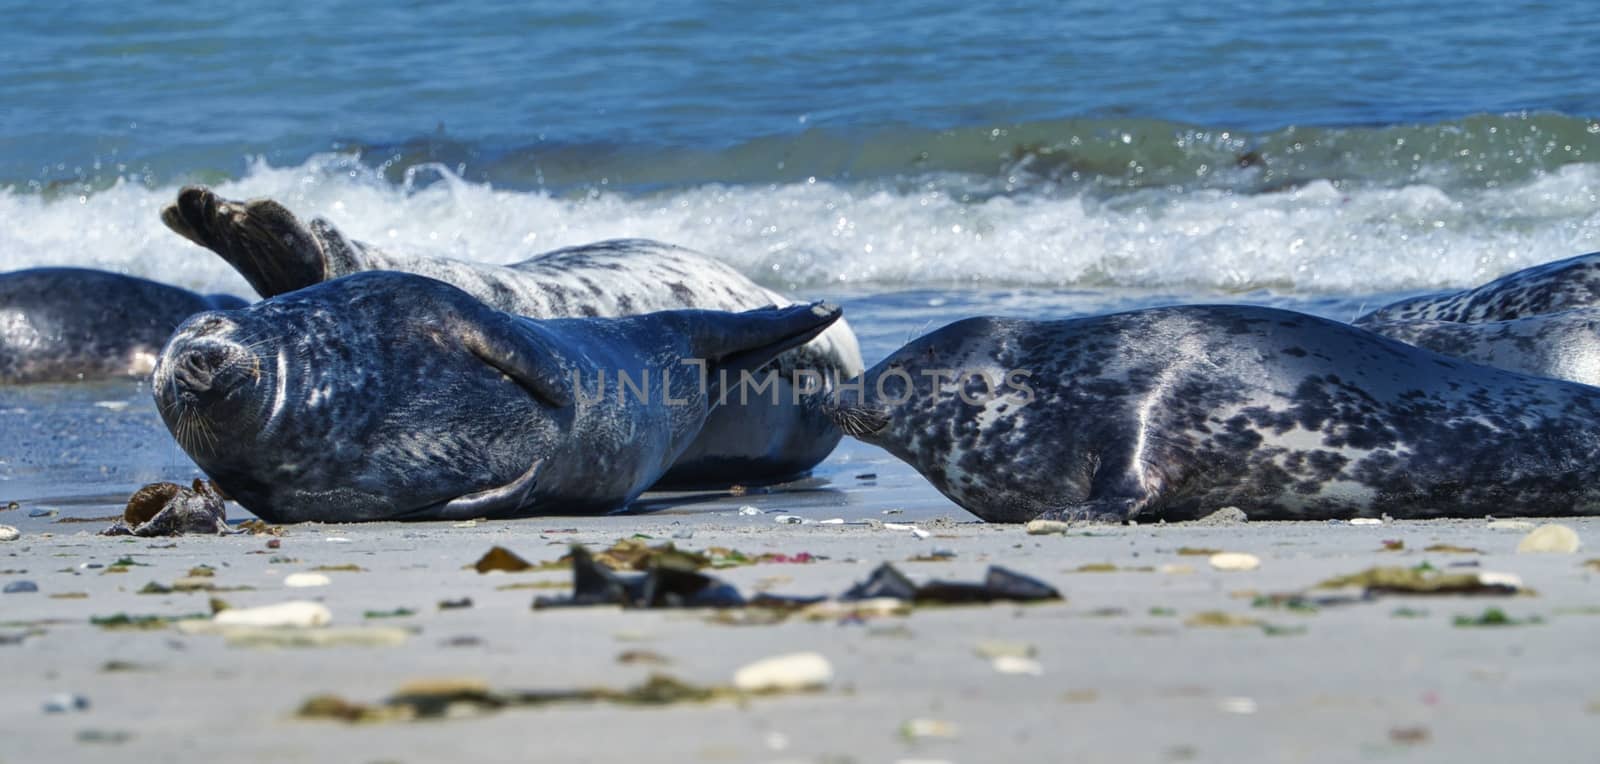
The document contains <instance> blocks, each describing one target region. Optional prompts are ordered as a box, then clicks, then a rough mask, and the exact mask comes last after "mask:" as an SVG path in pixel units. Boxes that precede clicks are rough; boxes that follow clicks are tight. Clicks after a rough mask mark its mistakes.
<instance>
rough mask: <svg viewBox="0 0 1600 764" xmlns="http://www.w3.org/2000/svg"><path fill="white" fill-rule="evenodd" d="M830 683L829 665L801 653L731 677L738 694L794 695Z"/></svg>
mask: <svg viewBox="0 0 1600 764" xmlns="http://www.w3.org/2000/svg"><path fill="white" fill-rule="evenodd" d="M831 681H833V665H832V664H830V663H828V659H827V658H825V657H823V656H822V655H821V654H819V653H814V652H803V653H790V654H788V655H777V656H773V657H771V658H765V659H762V660H759V661H756V662H755V663H752V664H750V665H748V666H745V667H743V668H741V669H739V670H738V671H735V672H734V673H733V686H734V688H735V689H737V690H740V691H742V692H794V691H796V690H809V689H813V688H817V687H821V686H823V685H826V684H827V683H829V682H831Z"/></svg>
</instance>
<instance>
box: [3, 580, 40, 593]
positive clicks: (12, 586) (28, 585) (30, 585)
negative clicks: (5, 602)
mask: <svg viewBox="0 0 1600 764" xmlns="http://www.w3.org/2000/svg"><path fill="white" fill-rule="evenodd" d="M37 591H39V585H38V584H36V583H34V582H32V581H28V580H26V579H24V580H21V581H12V582H10V583H8V584H6V585H5V588H4V589H0V593H4V594H29V593H32V592H37Z"/></svg>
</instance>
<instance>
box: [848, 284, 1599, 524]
mask: <svg viewBox="0 0 1600 764" xmlns="http://www.w3.org/2000/svg"><path fill="white" fill-rule="evenodd" d="M934 372H940V373H942V374H944V375H945V376H944V377H943V379H946V380H947V379H948V378H949V376H950V375H952V374H954V375H959V376H960V381H959V382H958V383H955V384H951V383H948V382H945V383H944V384H943V385H942V387H943V388H944V389H943V390H942V391H936V390H935V389H934V381H933V379H934V377H933V374H934ZM980 375H986V376H987V380H988V381H987V382H986V381H985V377H984V376H980ZM858 382H860V383H861V388H860V389H854V388H853V387H852V386H849V385H841V386H840V388H839V397H838V401H837V403H836V406H835V407H834V408H833V411H834V415H835V417H836V419H837V421H838V422H839V423H840V426H841V428H842V429H843V430H844V431H845V432H846V433H847V434H849V435H853V436H855V437H858V438H860V439H862V440H864V441H866V442H868V443H873V444H877V445H879V446H882V447H883V448H885V449H888V450H889V452H890V453H893V454H894V455H895V456H897V457H899V458H900V459H902V460H904V461H906V462H907V463H909V464H911V465H912V466H913V467H915V468H916V469H917V470H918V471H919V472H921V473H922V474H923V475H924V476H926V477H927V478H928V479H929V480H930V481H932V482H933V484H934V485H935V486H936V487H938V489H939V490H940V491H942V492H944V494H945V495H946V496H948V497H950V498H951V499H952V500H954V501H955V502H956V503H957V504H960V505H961V506H963V507H965V508H967V509H968V510H970V511H971V512H973V513H974V514H976V515H978V516H979V517H981V518H983V519H985V520H992V521H1004V522H1020V521H1024V520H1029V519H1032V518H1036V517H1042V518H1054V519H1068V520H1077V519H1085V520H1109V521H1124V520H1131V519H1133V518H1135V517H1139V516H1141V515H1146V516H1151V517H1163V518H1169V519H1184V518H1192V517H1196V516H1199V515H1202V514H1204V513H1207V512H1211V511H1214V510H1217V509H1220V508H1222V507H1226V506H1237V507H1239V508H1241V509H1243V510H1245V511H1246V512H1247V513H1248V514H1249V515H1250V517H1251V518H1259V519H1285V520H1306V519H1324V518H1347V517H1353V516H1377V515H1380V514H1382V513H1388V514H1390V515H1393V516H1396V517H1434V516H1447V515H1456V516H1473V515H1483V514H1485V513H1493V514H1496V515H1514V514H1523V515H1527V514H1539V515H1559V514H1596V513H1600V390H1597V389H1595V388H1591V387H1588V386H1585V385H1578V384H1573V383H1570V382H1562V381H1559V380H1552V379H1541V378H1538V377H1531V376H1526V375H1521V374H1515V373H1512V372H1507V371H1502V370H1499V369H1492V368H1489V367H1486V366H1478V365H1474V364H1470V363H1466V362H1463V361H1459V360H1456V359H1452V358H1448V357H1445V356H1442V355H1439V354H1436V353H1433V352H1430V351H1427V350H1422V349H1419V348H1415V347H1411V346H1409V345H1404V344H1401V343H1399V342H1396V341H1393V340H1389V339H1386V338H1384V337H1380V336H1377V335H1374V334H1371V333H1369V332H1365V331H1362V330H1360V329H1356V328H1353V327H1350V326H1347V325H1345V324H1340V323H1336V322H1333V321H1328V320H1325V319H1321V318H1316V317H1313V316H1307V315H1302V314H1299V313H1293V312H1289V311H1284V310H1276V309H1271V308H1260V307H1241V306H1185V307H1172V308H1156V309H1150V310H1140V311H1133V312H1129V313H1119V314H1115V315H1109V316H1098V317H1093V318H1082V319H1075V320H1066V321H1044V322H1039V321H1024V320H1012V319H1000V318H974V319H968V320H965V321H959V322H957V323H954V324H951V325H949V326H946V327H944V328H942V329H939V330H937V331H935V332H933V333H931V334H929V335H927V336H924V337H921V338H919V339H917V340H915V341H913V342H911V343H910V344H908V345H906V346H905V347H904V348H901V349H900V350H899V351H896V352H895V353H894V354H893V355H891V356H890V357H889V358H887V359H886V360H884V361H883V363H880V364H878V365H877V366H875V367H873V368H872V369H870V370H869V371H868V372H867V373H866V374H864V375H863V376H862V377H861V379H860V380H858Z"/></svg>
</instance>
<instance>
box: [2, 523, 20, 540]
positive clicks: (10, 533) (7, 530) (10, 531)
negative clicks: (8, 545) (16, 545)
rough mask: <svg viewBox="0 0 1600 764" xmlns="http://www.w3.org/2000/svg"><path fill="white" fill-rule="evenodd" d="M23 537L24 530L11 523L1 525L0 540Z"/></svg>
mask: <svg viewBox="0 0 1600 764" xmlns="http://www.w3.org/2000/svg"><path fill="white" fill-rule="evenodd" d="M21 537H22V531H19V530H17V529H16V528H13V527H11V526H9V525H0V541H16V540H17V539H19V538H21Z"/></svg>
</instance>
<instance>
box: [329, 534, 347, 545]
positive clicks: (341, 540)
mask: <svg viewBox="0 0 1600 764" xmlns="http://www.w3.org/2000/svg"><path fill="white" fill-rule="evenodd" d="M323 541H326V542H328V543H329V544H348V543H350V539H347V538H345V537H343V536H329V537H327V538H325V539H323Z"/></svg>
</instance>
